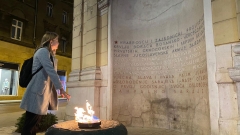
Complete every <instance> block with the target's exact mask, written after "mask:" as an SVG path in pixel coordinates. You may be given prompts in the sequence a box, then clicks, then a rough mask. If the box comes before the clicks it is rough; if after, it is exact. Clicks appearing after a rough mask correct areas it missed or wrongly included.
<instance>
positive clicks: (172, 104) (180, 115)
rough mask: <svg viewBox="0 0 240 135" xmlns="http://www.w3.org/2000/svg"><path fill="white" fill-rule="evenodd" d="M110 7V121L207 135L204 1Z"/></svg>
mask: <svg viewBox="0 0 240 135" xmlns="http://www.w3.org/2000/svg"><path fill="white" fill-rule="evenodd" d="M112 2H113V3H112V16H111V21H112V29H111V35H112V39H111V41H112V44H111V45H112V48H113V49H112V51H113V98H112V99H113V119H115V120H118V121H120V122H122V123H123V124H125V125H127V126H141V127H157V128H168V129H175V130H181V131H186V132H189V133H196V134H206V133H208V132H209V130H210V129H209V127H210V125H209V123H210V120H209V119H210V118H209V117H210V116H209V102H208V74H207V63H206V43H205V27H204V14H203V1H202V0H171V1H167V0H148V1H146V0H131V1H129V0H121V1H112Z"/></svg>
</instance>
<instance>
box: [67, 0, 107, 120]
mask: <svg viewBox="0 0 240 135" xmlns="http://www.w3.org/2000/svg"><path fill="white" fill-rule="evenodd" d="M107 3H108V2H107ZM107 3H104V1H97V0H74V16H73V18H74V20H73V48H72V71H71V73H70V75H69V79H68V82H67V87H68V92H69V94H70V95H71V99H70V101H69V102H68V105H67V107H66V118H65V119H66V120H70V119H74V113H75V111H76V110H75V109H74V108H75V107H82V108H84V109H85V110H86V105H85V104H86V100H88V102H89V103H90V104H91V105H92V106H93V110H94V111H95V115H96V116H98V117H100V118H101V116H105V115H106V114H102V113H106V111H101V106H102V105H101V104H104V103H102V99H104V97H102V95H103V96H104V94H101V91H102V90H101V89H102V87H106V86H107V82H106V81H105V80H104V77H103V75H102V69H101V66H102V64H101V61H103V60H105V59H103V58H102V54H103V53H104V52H102V51H101V47H102V46H103V44H104V43H102V38H101V37H103V34H104V33H103V32H102V29H101V25H102V24H103V19H102V18H101V14H103V10H104V11H105V12H107V10H106V8H105V7H107ZM103 6H104V7H103ZM106 35H107V34H106ZM105 45H107V44H105ZM106 61H107V59H106ZM105 65H107V63H106V64H105ZM100 112H101V114H100Z"/></svg>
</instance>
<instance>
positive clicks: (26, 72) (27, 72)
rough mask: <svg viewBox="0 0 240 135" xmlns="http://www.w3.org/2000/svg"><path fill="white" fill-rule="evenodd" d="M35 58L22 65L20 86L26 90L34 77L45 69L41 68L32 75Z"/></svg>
mask: <svg viewBox="0 0 240 135" xmlns="http://www.w3.org/2000/svg"><path fill="white" fill-rule="evenodd" d="M32 64H33V57H31V58H29V59H26V60H25V61H24V63H23V65H22V68H21V71H20V77H19V85H20V86H21V87H23V88H26V87H27V85H28V83H29V82H30V81H31V79H32V77H33V76H34V75H35V74H36V73H37V72H39V71H40V70H41V69H42V68H43V67H42V66H41V67H40V68H39V69H38V70H37V71H36V72H35V73H33V74H32Z"/></svg>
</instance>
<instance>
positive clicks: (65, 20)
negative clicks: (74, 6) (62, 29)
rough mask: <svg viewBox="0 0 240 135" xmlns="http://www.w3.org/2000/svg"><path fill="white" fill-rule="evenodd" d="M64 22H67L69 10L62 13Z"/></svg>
mask: <svg viewBox="0 0 240 135" xmlns="http://www.w3.org/2000/svg"><path fill="white" fill-rule="evenodd" d="M62 23H64V24H67V12H66V11H63V13H62Z"/></svg>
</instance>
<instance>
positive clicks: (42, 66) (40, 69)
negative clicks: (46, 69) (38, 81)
mask: <svg viewBox="0 0 240 135" xmlns="http://www.w3.org/2000/svg"><path fill="white" fill-rule="evenodd" d="M42 68H43V66H41V67H40V68H39V69H38V70H37V71H36V72H35V73H33V74H32V76H34V75H35V74H36V73H37V72H39V71H40V70H41V69H42Z"/></svg>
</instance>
